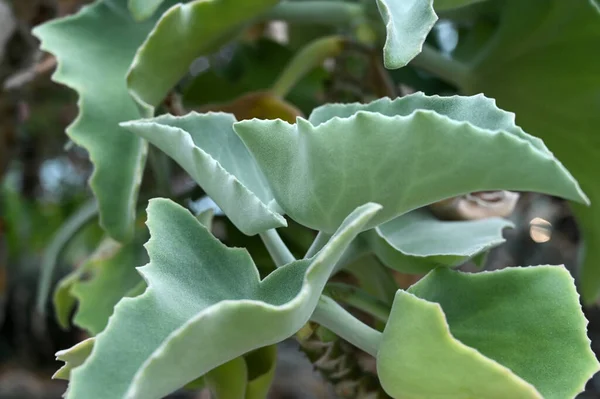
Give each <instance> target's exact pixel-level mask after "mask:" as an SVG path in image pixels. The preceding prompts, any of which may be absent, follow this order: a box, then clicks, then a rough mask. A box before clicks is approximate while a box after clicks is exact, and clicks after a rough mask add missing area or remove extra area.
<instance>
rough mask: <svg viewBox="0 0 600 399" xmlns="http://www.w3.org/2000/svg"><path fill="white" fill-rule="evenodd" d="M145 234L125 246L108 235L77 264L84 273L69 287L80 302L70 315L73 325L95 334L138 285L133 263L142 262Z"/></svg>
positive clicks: (143, 259)
mask: <svg viewBox="0 0 600 399" xmlns="http://www.w3.org/2000/svg"><path fill="white" fill-rule="evenodd" d="M144 236H145V234H139V235H138V237H137V239H136V240H134V241H132V242H131V243H128V244H126V245H121V244H119V243H118V242H115V241H113V240H112V239H110V238H109V239H107V240H105V241H104V242H102V243H101V244H100V247H99V248H98V249H97V251H96V252H95V253H94V254H93V255H92V256H91V257H90V258H89V259H88V260H87V261H86V262H85V263H84V264H83V265H82V266H80V268H81V269H82V271H83V274H79V279H77V280H75V281H74V282H73V284H72V286H71V289H70V292H71V295H72V296H73V297H74V298H75V299H76V300H77V302H78V303H79V306H78V308H77V312H76V313H75V316H74V318H73V323H74V324H75V325H77V326H79V327H81V328H83V329H86V330H87V331H89V332H90V334H92V335H96V334H98V333H99V332H100V331H102V330H103V329H104V327H106V324H107V323H108V318H109V317H110V316H111V315H112V314H113V310H114V307H115V305H116V304H117V303H118V302H119V301H120V300H121V299H122V298H123V297H124V296H127V295H128V293H129V292H130V291H131V290H133V289H134V288H136V287H137V286H138V285H139V284H140V282H141V277H140V275H139V273H138V272H137V270H136V266H138V265H140V264H143V263H144V262H145V256H144V251H143V250H142V242H143V241H145V240H144ZM140 241H141V242H140Z"/></svg>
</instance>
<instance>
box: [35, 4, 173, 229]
mask: <svg viewBox="0 0 600 399" xmlns="http://www.w3.org/2000/svg"><path fill="white" fill-rule="evenodd" d="M126 3H127V2H126V0H104V1H98V2H96V3H95V4H93V5H91V6H87V7H84V8H83V9H82V10H81V11H80V12H79V13H78V14H76V15H74V16H69V17H65V18H61V19H58V20H54V21H51V22H49V23H46V24H44V25H42V26H39V27H37V28H35V29H34V31H33V33H34V35H35V36H36V37H38V38H39V39H40V40H41V47H42V49H44V50H46V51H48V52H50V53H52V54H54V55H55V56H56V58H57V60H58V68H57V70H56V72H55V73H54V75H53V79H54V80H55V81H57V82H59V83H62V84H64V85H66V86H69V87H71V88H72V89H73V90H75V91H77V93H78V94H79V96H80V97H79V102H78V104H79V116H78V118H77V119H76V120H75V122H74V123H73V124H72V125H71V126H69V127H68V128H67V134H68V136H69V137H70V138H71V140H73V142H75V143H76V144H78V145H80V146H82V147H83V148H85V149H86V150H87V151H88V152H89V154H90V159H91V160H92V163H93V164H94V173H93V175H92V177H91V179H90V186H91V188H92V191H93V192H94V195H95V196H96V198H97V199H98V205H99V207H100V223H101V225H102V226H103V227H104V229H105V230H106V232H107V233H108V234H110V236H111V237H113V238H114V239H115V240H118V241H125V240H128V239H129V238H131V236H132V234H133V223H134V218H135V204H136V201H137V194H138V189H139V185H140V181H141V178H142V171H143V169H144V165H145V159H146V151H147V146H146V144H145V142H144V141H143V140H141V139H139V138H138V137H134V136H132V135H130V134H127V133H126V132H125V131H124V130H123V129H122V128H120V127H119V122H122V121H127V120H131V119H137V118H139V117H140V116H147V115H140V111H139V110H138V107H136V104H135V102H134V101H133V100H132V99H131V97H130V96H129V93H128V91H127V86H126V81H125V75H126V73H127V70H128V68H129V65H130V63H131V60H132V59H133V57H134V54H135V52H136V50H137V48H138V47H139V45H140V44H141V43H142V42H143V41H144V39H145V38H146V36H147V34H148V33H149V32H150V30H151V29H152V26H153V24H154V21H152V20H148V21H146V22H144V23H136V22H135V21H134V20H133V19H132V18H131V16H130V15H129V11H128V10H127V4H126ZM167 3H173V1H172V0H171V1H169V2H167ZM90 43H94V45H90ZM115 43H119V47H118V51H117V48H116V47H115Z"/></svg>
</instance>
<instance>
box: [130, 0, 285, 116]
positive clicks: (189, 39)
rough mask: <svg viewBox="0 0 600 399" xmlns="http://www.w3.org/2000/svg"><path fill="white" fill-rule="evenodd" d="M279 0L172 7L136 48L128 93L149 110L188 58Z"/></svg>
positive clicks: (201, 0) (217, 0) (200, 1)
mask: <svg viewBox="0 0 600 399" xmlns="http://www.w3.org/2000/svg"><path fill="white" fill-rule="evenodd" d="M278 2H279V0H244V1H243V2H240V1H239V0H212V1H206V0H196V1H191V2H190V3H187V4H177V5H175V6H173V7H172V8H171V9H169V10H168V11H167V12H165V13H164V14H163V15H162V17H161V18H160V20H159V21H158V23H157V24H156V27H155V28H154V30H153V31H152V33H151V34H150V35H149V36H148V38H147V39H146V41H145V42H144V44H143V45H142V46H141V47H140V48H139V50H138V52H137V54H136V56H135V59H134V60H133V63H132V64H131V69H130V71H129V73H128V75H127V83H128V85H129V92H130V93H131V95H132V96H133V98H134V99H135V100H136V101H137V102H138V103H139V105H140V106H141V107H142V108H144V109H151V110H152V109H153V108H154V107H155V106H156V105H157V104H158V103H159V102H160V101H161V100H162V99H163V98H164V97H165V96H166V95H167V93H168V92H169V90H171V88H172V87H173V86H175V84H176V83H177V81H178V80H179V79H181V78H182V77H183V76H184V75H185V73H186V72H187V71H188V68H189V66H190V64H191V63H192V61H194V60H195V59H196V58H198V57H199V56H201V55H208V54H211V53H213V52H215V51H216V50H218V48H219V47H221V46H222V45H223V44H224V43H226V42H227V41H229V40H231V38H232V37H233V36H234V35H235V34H236V33H237V32H238V30H239V29H240V28H241V27H243V26H244V24H246V23H247V22H248V21H250V20H252V18H254V17H256V16H258V15H260V14H262V13H263V12H265V11H267V10H268V9H269V8H271V7H272V6H274V5H275V4H277V3H278ZM199 38H200V39H199Z"/></svg>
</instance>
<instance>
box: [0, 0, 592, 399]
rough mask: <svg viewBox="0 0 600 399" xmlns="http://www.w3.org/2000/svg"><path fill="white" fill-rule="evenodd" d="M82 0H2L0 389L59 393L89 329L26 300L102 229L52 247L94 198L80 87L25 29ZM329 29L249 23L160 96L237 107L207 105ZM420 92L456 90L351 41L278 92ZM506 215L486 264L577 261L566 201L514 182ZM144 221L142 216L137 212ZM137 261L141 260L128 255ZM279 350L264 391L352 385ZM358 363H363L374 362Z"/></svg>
mask: <svg viewBox="0 0 600 399" xmlns="http://www.w3.org/2000/svg"><path fill="white" fill-rule="evenodd" d="M83 3H85V1H80V0H12V1H11V0H8V1H7V0H0V399H8V398H15V399H17V398H18V399H55V398H56V399H58V398H60V397H61V395H62V393H63V392H64V390H65V387H66V384H65V383H64V382H63V381H56V380H51V378H50V377H51V376H52V374H53V373H54V372H55V371H56V370H57V368H58V367H59V366H60V362H57V361H55V352H56V351H58V350H60V349H64V348H68V347H71V346H72V345H74V344H75V343H76V342H79V341H80V340H81V339H83V338H84V337H85V332H83V331H81V330H78V329H77V328H76V327H70V328H69V329H64V328H61V327H60V326H59V324H58V323H57V321H56V315H55V314H54V308H53V306H52V303H48V305H47V312H46V315H41V314H40V313H39V312H37V311H36V295H37V291H38V284H39V276H40V270H42V268H43V267H44V265H47V264H48V263H56V270H55V273H54V275H53V277H52V278H53V281H54V283H53V287H55V286H56V284H57V283H58V282H59V281H61V280H62V279H63V278H64V277H65V276H67V275H69V274H70V273H71V272H72V271H73V270H75V269H77V267H79V266H80V265H81V264H82V263H84V262H86V259H88V257H89V256H90V254H91V253H92V252H93V251H94V250H95V249H96V247H97V246H98V244H99V242H100V241H101V240H102V238H103V232H102V230H101V229H100V228H99V226H98V225H97V224H96V222H95V221H91V222H90V223H88V224H86V226H85V228H83V229H81V230H80V231H78V233H77V234H76V235H75V236H74V237H73V239H71V240H70V241H69V242H68V245H67V246H66V248H65V249H64V250H63V251H61V252H60V254H53V253H49V252H50V251H52V246H51V243H52V242H53V240H56V235H57V232H59V229H60V227H61V226H62V225H63V224H64V223H65V222H66V221H68V220H69V218H70V217H72V216H73V214H74V213H75V211H76V210H77V209H79V208H80V207H81V206H82V205H84V204H86V202H89V201H90V200H89V199H90V198H91V193H90V190H89V188H88V186H87V179H88V178H89V176H90V174H91V169H92V168H91V164H90V162H89V160H88V156H87V154H86V152H85V151H84V150H83V149H81V148H79V147H77V146H75V145H73V144H72V143H70V142H69V141H68V138H67V137H66V135H65V134H64V131H65V128H66V127H67V126H68V125H69V123H71V122H72V121H73V119H74V118H75V116H76V115H77V106H76V101H77V96H76V94H75V93H74V92H73V91H71V90H69V89H67V88H65V87H63V86H60V85H57V84H55V83H53V82H52V81H51V79H50V76H51V74H52V72H53V71H54V68H55V59H54V58H53V57H52V56H50V55H47V54H44V53H43V52H41V51H40V50H39V47H38V46H39V44H38V42H37V41H36V39H35V38H34V37H33V36H31V33H30V31H31V28H32V27H33V26H35V25H38V24H40V23H42V22H44V21H46V20H48V19H51V18H55V17H58V16H63V15H68V14H70V13H73V12H74V11H76V10H77V9H78V8H79V7H80V6H81V5H82V4H83ZM327 29H331V28H327V27H323V28H319V27H316V28H314V29H313V28H311V29H302V28H298V27H294V26H286V25H284V24H278V23H274V24H269V25H264V24H263V25H260V26H256V27H253V28H252V29H250V30H249V31H248V32H246V33H245V34H244V37H243V38H242V39H241V40H240V41H238V42H236V43H235V44H231V45H228V46H226V47H225V48H223V49H222V50H221V51H220V52H219V53H218V54H215V55H214V56H212V57H210V58H202V59H199V60H198V61H197V62H196V63H195V64H194V65H193V66H192V68H191V71H190V74H189V77H188V79H187V80H186V81H184V82H182V85H181V90H179V95H178V96H177V97H176V98H174V99H173V102H172V103H171V104H165V107H166V109H167V110H169V111H171V112H175V113H178V112H183V111H187V110H190V109H196V110H206V109H215V107H216V108H219V109H230V110H233V111H232V112H235V111H236V109H238V108H239V107H240V103H239V102H238V103H234V104H228V106H229V107H230V108H226V107H225V106H222V105H221V106H215V104H224V103H227V102H230V101H232V100H233V99H235V98H237V97H239V96H241V95H244V94H248V93H257V92H260V90H261V89H264V88H267V87H269V86H270V85H271V83H272V80H273V77H274V76H276V75H278V74H279V72H280V70H281V69H282V68H283V66H285V65H286V63H287V62H288V61H289V60H290V59H291V58H292V56H293V54H294V53H295V52H296V50H297V49H298V48H300V47H301V46H302V45H303V44H305V43H307V42H309V41H310V40H311V39H313V38H315V37H318V36H320V35H323V34H324V33H327ZM457 35H458V32H457V29H456V28H455V27H453V26H452V24H451V23H449V22H448V21H444V20H442V21H440V22H439V23H438V25H437V26H436V29H435V30H434V34H433V35H432V38H431V41H432V42H433V43H434V44H435V45H436V46H437V47H439V48H441V49H444V46H449V47H452V45H453V44H452V43H453V42H455V41H456V37H457ZM199 88H202V89H199ZM417 90H421V91H424V92H426V93H428V94H433V93H441V94H452V93H454V92H455V90H454V88H453V87H451V86H449V85H447V84H446V83H444V82H442V81H440V80H437V79H435V78H433V77H432V76H430V75H428V74H426V73H425V72H423V71H420V70H418V69H415V68H413V67H411V66H408V67H406V68H403V69H400V70H397V71H391V72H389V73H388V72H385V71H383V67H382V62H381V58H380V51H376V52H375V51H373V52H366V51H365V50H364V49H359V50H356V49H347V50H346V51H344V52H343V53H342V54H341V55H340V56H339V57H337V58H336V60H335V61H334V62H332V63H330V64H327V65H325V66H324V67H322V68H318V69H316V70H314V71H312V72H311V73H309V74H308V75H307V76H306V77H305V78H304V79H303V80H302V82H300V83H299V84H298V85H297V86H296V88H294V90H293V91H292V92H291V93H290V96H289V97H288V98H289V100H290V102H291V103H292V104H294V106H295V107H296V108H297V109H293V110H291V111H289V112H292V113H297V114H298V113H300V114H302V113H303V114H308V113H309V112H310V110H311V109H312V108H314V107H315V106H317V105H319V104H321V103H323V102H327V101H337V102H341V101H343V102H348V101H370V100H372V99H374V98H377V97H381V96H386V95H387V96H396V95H403V94H406V93H409V92H412V91H417ZM236 107H238V108H236ZM170 168H172V169H173V172H172V176H173V191H174V192H175V193H176V195H177V196H178V198H179V199H180V202H181V203H185V204H186V205H188V206H189V207H191V208H194V207H195V206H196V207H197V206H200V205H199V201H202V200H203V193H202V191H201V190H199V189H197V188H194V185H193V184H192V182H191V181H190V180H189V179H188V178H187V176H186V175H185V174H184V173H182V172H181V171H180V170H178V169H177V168H176V166H175V165H170ZM147 173H151V172H147ZM154 181H155V180H154V179H152V178H146V177H145V178H144V180H143V184H142V193H153V192H155V189H156V187H153V184H154V183H153V182H154ZM509 218H510V219H511V220H512V221H513V222H514V223H515V225H516V227H515V229H512V230H507V231H506V232H505V235H506V238H507V242H506V243H505V244H504V245H502V246H501V247H499V248H496V249H494V250H493V251H492V252H491V253H490V254H489V255H488V257H487V260H486V268H487V269H498V268H503V267H507V266H515V265H523V266H525V265H539V264H565V265H566V266H567V267H568V268H569V269H570V270H574V268H575V267H576V265H577V259H578V254H579V251H580V248H581V237H580V234H579V230H578V226H577V223H576V221H575V219H574V217H573V216H572V213H571V211H570V209H569V205H568V203H566V202H564V201H562V200H560V199H556V198H551V197H547V196H543V195H532V194H524V195H521V196H520V198H519V200H518V202H517V204H516V207H515V209H514V211H513V212H512V213H511V214H510V216H509ZM216 223H217V224H216V225H215V234H216V235H217V236H218V237H219V238H221V239H223V240H224V241H225V242H227V243H228V244H231V245H236V246H246V247H248V248H249V249H250V251H251V252H252V254H253V256H254V257H255V259H257V262H258V264H259V266H261V267H262V268H263V270H265V271H268V270H270V268H272V265H270V261H269V260H268V256H267V254H266V252H265V251H264V249H263V247H262V243H261V242H260V240H258V239H257V238H256V237H254V238H250V237H245V236H243V235H241V234H240V233H238V232H236V231H235V229H233V228H232V226H231V225H230V224H228V223H227V221H226V220H224V219H217V222H216ZM140 226H142V228H143V221H142V222H141V223H140ZM284 238H286V239H287V240H288V241H289V243H290V245H291V246H292V249H294V251H296V252H298V253H301V252H302V250H303V249H304V248H306V247H307V246H308V244H309V243H310V241H311V239H312V235H311V232H308V231H306V230H302V229H299V228H298V226H294V225H293V224H292V225H291V226H290V227H289V228H288V231H287V232H284ZM59 255H60V256H59ZM136 259H137V258H136ZM143 263H144V260H143V259H142V258H140V259H139V260H138V263H137V265H141V264H143ZM465 268H466V269H468V268H469V266H468V265H466V266H465ZM397 279H398V282H399V284H405V285H406V284H409V283H410V282H411V281H410V277H407V276H401V275H398V276H397ZM50 302H51V301H50ZM585 311H586V315H587V317H588V319H589V321H590V325H589V335H590V338H591V339H592V346H593V349H594V351H596V353H598V350H599V349H600V336H599V334H600V313H599V312H598V310H597V308H595V307H594V308H587V309H585ZM331 347H332V348H333V349H332V350H334V351H337V352H336V353H338V355H340V356H342V355H343V356H356V357H357V359H355V361H356V362H357V363H359V364H360V363H361V362H368V359H362V358H361V356H360V354H356V353H355V351H353V350H351V349H348V348H346V347H344V344H343V343H339V342H334V343H332V344H331ZM330 349H331V348H330ZM319 350H321V351H323V350H322V348H321V349H319ZM278 356H279V358H280V361H279V364H278V369H277V373H278V374H277V375H278V377H277V378H276V382H275V386H274V387H273V389H272V394H271V396H272V397H273V398H281V399H284V398H286V399H287V398H333V397H353V394H352V392H353V391H352V387H346V388H347V389H346V388H344V387H340V385H339V384H338V385H337V386H334V385H332V384H330V383H328V382H326V380H328V379H330V378H329V377H327V370H326V366H323V365H317V366H314V365H313V364H311V362H310V361H309V360H308V356H307V350H306V348H304V350H300V348H299V346H298V344H297V343H296V342H295V341H293V340H289V341H286V342H284V343H283V344H281V345H280V351H279V355H278ZM319 356H320V355H319ZM319 356H317V358H318V357H319ZM336 356H337V355H336ZM313 360H314V359H313ZM361 367H362V369H361V370H363V371H364V370H368V369H369V367H370V366H369V365H366V366H361ZM324 369H325V370H324ZM365 373H366V372H365ZM345 389H346V390H345ZM171 397H173V398H175V397H177V398H200V397H202V398H205V397H207V396H206V393H205V392H194V391H182V392H178V393H176V394H174V395H172V396H171ZM374 397H375V396H374ZM580 397H581V398H600V382H599V383H597V384H595V383H594V381H590V382H589V384H588V389H587V391H586V392H585V393H583V394H582V395H581V396H580Z"/></svg>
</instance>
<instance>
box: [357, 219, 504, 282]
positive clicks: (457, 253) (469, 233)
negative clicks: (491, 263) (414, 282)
mask: <svg viewBox="0 0 600 399" xmlns="http://www.w3.org/2000/svg"><path fill="white" fill-rule="evenodd" d="M511 226H512V225H511V223H510V222H509V221H507V220H505V219H500V218H489V219H482V220H472V221H442V220H439V219H437V218H436V217H434V216H433V214H431V213H430V212H428V211H427V210H423V209H421V210H416V211H412V212H409V213H407V214H405V215H403V216H399V217H397V218H395V219H392V220H390V221H389V222H387V223H383V224H381V225H379V226H377V227H376V228H374V229H372V230H369V231H368V232H366V233H364V237H365V239H366V240H367V241H368V242H369V245H370V246H371V248H372V249H373V251H374V252H375V254H376V255H377V257H378V258H379V259H381V261H382V262H383V263H384V264H386V265H387V266H389V267H391V268H393V269H396V270H398V271H401V272H404V273H427V272H428V271H430V270H433V269H435V268H436V267H438V266H440V265H445V266H458V265H460V264H462V263H464V262H465V261H466V260H468V259H469V258H471V257H474V256H475V255H477V254H480V253H482V252H484V251H486V250H488V249H490V248H493V247H495V246H497V245H500V244H501V243H503V242H504V238H503V237H502V230H503V229H504V228H506V227H511Z"/></svg>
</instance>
